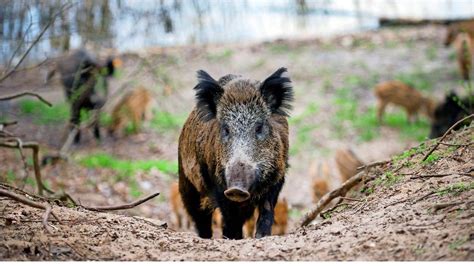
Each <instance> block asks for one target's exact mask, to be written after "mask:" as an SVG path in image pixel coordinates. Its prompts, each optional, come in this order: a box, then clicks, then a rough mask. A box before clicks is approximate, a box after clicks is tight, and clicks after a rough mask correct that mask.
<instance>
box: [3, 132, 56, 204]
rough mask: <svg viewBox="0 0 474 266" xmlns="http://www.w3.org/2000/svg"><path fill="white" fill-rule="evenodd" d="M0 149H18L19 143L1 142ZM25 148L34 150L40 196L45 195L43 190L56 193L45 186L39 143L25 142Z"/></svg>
mask: <svg viewBox="0 0 474 266" xmlns="http://www.w3.org/2000/svg"><path fill="white" fill-rule="evenodd" d="M0 147H4V148H11V149H18V148H19V146H18V143H9V142H0ZM23 148H27V149H32V150H33V167H34V171H35V179H36V186H37V187H38V194H39V195H40V196H42V195H43V190H45V191H46V192H48V193H51V194H53V193H54V192H53V191H52V190H50V189H48V188H47V187H46V186H45V185H44V184H43V180H42V178H41V170H40V165H39V157H38V153H39V146H38V143H36V142H32V141H31V142H24V143H23Z"/></svg>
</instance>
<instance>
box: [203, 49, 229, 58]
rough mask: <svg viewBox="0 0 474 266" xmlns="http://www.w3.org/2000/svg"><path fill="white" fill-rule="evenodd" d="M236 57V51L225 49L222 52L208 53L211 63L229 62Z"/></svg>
mask: <svg viewBox="0 0 474 266" xmlns="http://www.w3.org/2000/svg"><path fill="white" fill-rule="evenodd" d="M233 55H234V51H232V50H231V49H224V50H222V51H218V52H213V53H208V54H207V59H208V60H209V61H225V60H229V59H230V58H231V57H232V56H233Z"/></svg>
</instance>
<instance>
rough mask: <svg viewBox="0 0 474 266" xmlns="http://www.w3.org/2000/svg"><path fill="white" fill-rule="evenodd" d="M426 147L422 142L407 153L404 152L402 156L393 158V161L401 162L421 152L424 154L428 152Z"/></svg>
mask: <svg viewBox="0 0 474 266" xmlns="http://www.w3.org/2000/svg"><path fill="white" fill-rule="evenodd" d="M426 147H427V146H426V144H425V143H424V142H422V143H421V144H420V145H419V146H417V147H413V148H411V149H409V150H407V151H404V152H403V153H402V154H400V155H397V156H395V157H393V161H394V162H399V161H401V160H404V159H408V158H411V157H412V156H413V155H415V154H419V153H421V152H424V151H425V150H426Z"/></svg>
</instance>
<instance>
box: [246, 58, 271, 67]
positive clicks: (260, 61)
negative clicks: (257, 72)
mask: <svg viewBox="0 0 474 266" xmlns="http://www.w3.org/2000/svg"><path fill="white" fill-rule="evenodd" d="M266 63H267V60H265V58H260V59H258V60H257V61H255V63H254V64H253V65H252V66H251V67H250V68H251V69H257V68H261V67H263V66H264V65H265V64H266Z"/></svg>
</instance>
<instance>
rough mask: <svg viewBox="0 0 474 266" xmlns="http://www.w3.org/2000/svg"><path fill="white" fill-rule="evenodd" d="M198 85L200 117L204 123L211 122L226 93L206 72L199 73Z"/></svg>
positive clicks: (195, 88)
mask: <svg viewBox="0 0 474 266" xmlns="http://www.w3.org/2000/svg"><path fill="white" fill-rule="evenodd" d="M197 79H198V84H197V85H196V87H194V90H196V99H197V104H196V106H197V108H198V110H199V115H200V116H201V118H202V119H204V121H209V120H211V119H213V118H214V117H215V116H216V103H217V102H218V101H219V99H220V97H221V96H222V94H223V93H224V90H223V89H222V88H221V86H220V85H219V83H218V82H217V81H216V80H214V79H213V78H212V77H211V76H210V75H209V74H208V73H206V71H204V70H199V71H198V72H197Z"/></svg>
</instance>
